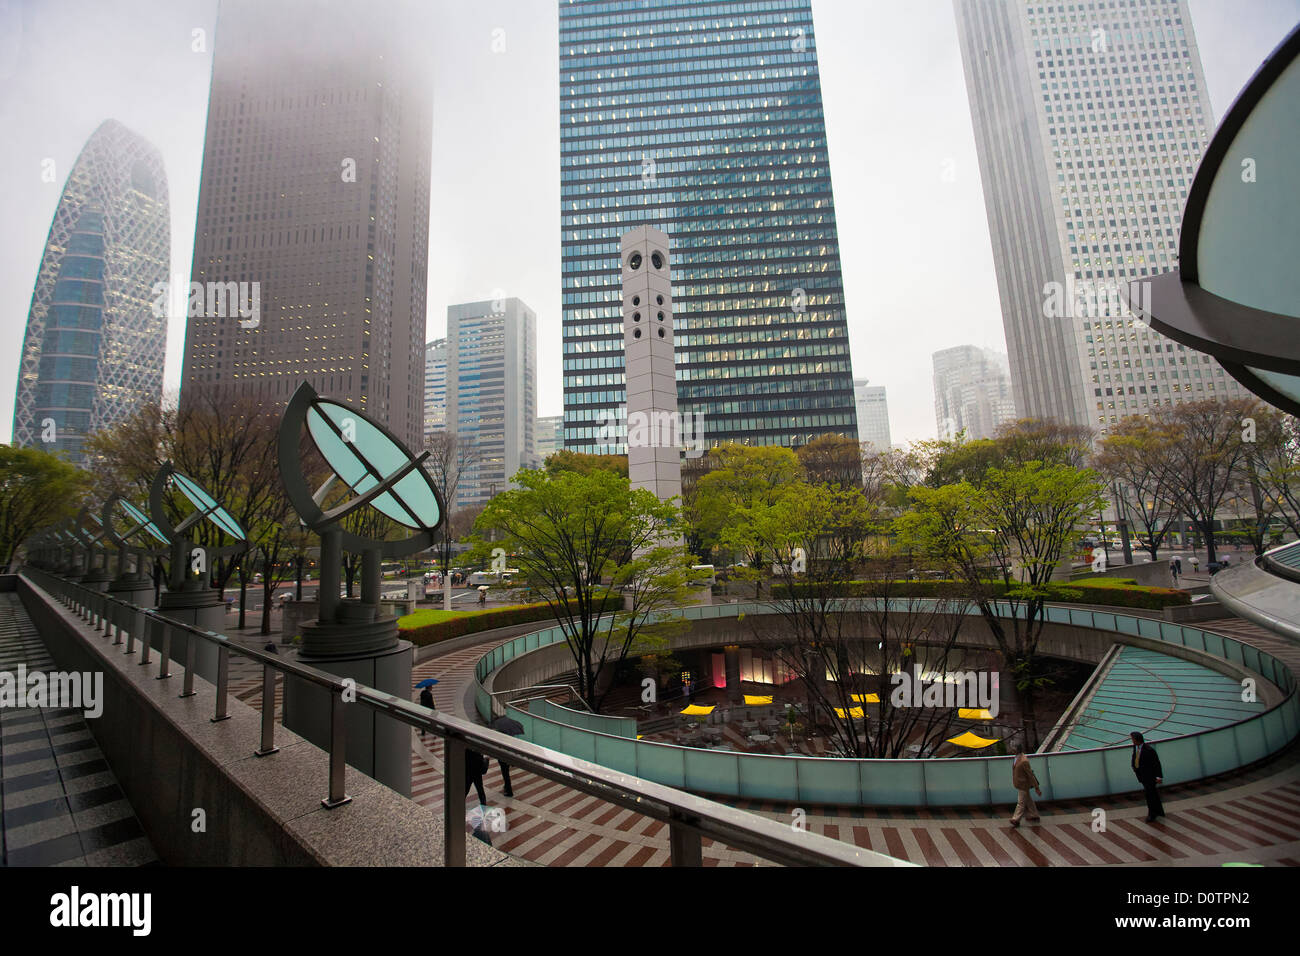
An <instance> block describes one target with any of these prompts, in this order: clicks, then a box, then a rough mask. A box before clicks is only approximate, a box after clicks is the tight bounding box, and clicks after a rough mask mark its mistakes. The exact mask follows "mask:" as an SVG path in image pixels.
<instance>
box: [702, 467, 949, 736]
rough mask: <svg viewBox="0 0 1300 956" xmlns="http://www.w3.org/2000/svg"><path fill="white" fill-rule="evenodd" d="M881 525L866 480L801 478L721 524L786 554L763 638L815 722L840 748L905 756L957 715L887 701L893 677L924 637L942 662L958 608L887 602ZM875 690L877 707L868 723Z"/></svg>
mask: <svg viewBox="0 0 1300 956" xmlns="http://www.w3.org/2000/svg"><path fill="white" fill-rule="evenodd" d="M881 525H882V518H881V512H880V509H879V508H877V507H875V506H873V504H872V503H871V502H869V501H868V500H867V498H866V496H865V495H864V494H863V492H862V490H861V489H859V488H856V487H847V488H846V487H843V486H840V485H827V484H821V483H812V484H810V483H807V482H803V481H799V482H796V483H794V484H791V485H789V486H786V487H785V488H784V489H783V491H782V493H781V494H780V497H779V498H777V499H776V500H775V501H771V502H760V503H758V504H756V505H754V506H752V507H749V508H743V509H741V511H740V513H739V514H738V515H737V520H736V521H735V522H734V523H733V524H731V525H729V526H728V528H727V530H726V532H725V533H724V540H725V542H726V543H727V545H728V546H731V547H734V548H737V549H740V550H761V551H765V552H768V553H771V554H775V555H779V556H780V558H779V560H778V562H777V569H778V570H777V574H776V578H777V582H778V583H776V584H774V587H773V594H772V598H771V601H770V604H771V606H772V608H773V611H774V614H773V615H771V616H766V615H765V616H763V617H761V618H759V619H758V620H757V621H756V623H755V624H754V626H753V627H754V634H755V637H756V639H757V641H758V643H759V644H760V645H761V646H762V647H763V648H764V649H765V650H766V651H768V652H769V653H770V654H771V655H772V657H773V660H774V662H775V663H776V664H777V667H778V670H785V671H788V672H789V673H791V674H793V675H794V676H795V677H796V678H797V679H798V680H799V682H800V683H801V685H802V686H803V689H804V692H805V696H806V699H807V701H808V711H809V715H810V717H811V719H812V720H813V721H814V722H815V723H817V724H818V725H819V726H821V727H823V728H825V729H826V730H827V732H828V734H829V736H830V737H831V739H832V740H833V741H834V743H835V745H836V746H835V749H836V750H837V751H838V752H839V753H841V754H844V755H848V756H855V757H887V756H893V757H897V756H900V755H901V753H902V751H903V750H904V748H905V747H906V746H907V745H908V743H909V742H916V743H918V744H919V745H920V746H923V747H924V746H933V745H934V744H935V743H937V742H938V740H940V739H942V737H941V736H939V735H941V734H943V733H944V732H945V731H946V730H947V728H948V727H949V726H950V725H951V722H952V717H953V714H952V712H951V711H946V712H945V711H939V710H934V709H929V710H926V709H923V708H895V707H893V706H892V703H891V701H890V697H891V689H892V684H893V682H892V681H891V680H890V675H892V674H893V673H896V672H898V671H899V670H905V669H906V668H907V667H908V666H909V665H910V663H911V662H912V661H913V660H919V657H914V656H913V654H914V651H915V648H916V646H917V645H918V643H919V642H921V641H925V642H927V643H929V644H932V645H934V647H935V648H936V650H935V652H934V653H932V654H931V655H930V659H929V660H928V661H927V663H928V665H929V666H930V667H931V668H934V667H936V666H937V667H939V668H940V669H944V665H945V662H946V661H947V658H948V653H949V651H950V650H951V648H952V645H953V643H954V641H955V638H956V635H957V630H958V628H959V627H960V622H961V617H960V615H949V614H945V613H944V610H946V609H945V608H941V607H940V606H939V605H936V604H935V603H934V602H931V601H925V600H920V599H916V598H913V599H911V603H910V605H909V607H908V608H907V610H906V611H905V612H900V611H899V609H898V606H897V601H896V600H895V602H894V603H892V604H891V603H890V599H896V598H897V594H896V591H897V590H898V587H899V585H900V584H901V582H900V581H899V578H901V576H902V575H901V572H900V570H899V567H900V563H901V562H899V561H898V560H896V559H894V560H891V557H892V556H890V555H889V554H888V552H887V550H885V546H883V545H881V544H880V543H879V542H880V538H881V536H880V534H879V532H880V531H881V530H882V528H881ZM873 542H874V544H873ZM873 548H874V549H875V550H874V551H873ZM868 579H869V580H870V585H871V586H870V587H864V585H866V584H867V580H868ZM864 597H865V598H867V600H865V601H864V600H862V598H864ZM864 622H865V623H866V624H868V625H869V626H868V627H864ZM873 648H874V650H873ZM872 694H874V695H875V698H876V701H875V702H874V703H875V706H876V707H877V711H876V712H877V714H878V716H877V718H876V719H875V721H874V726H869V721H868V719H867V717H866V714H867V709H868V703H869V698H870V697H871V695H872Z"/></svg>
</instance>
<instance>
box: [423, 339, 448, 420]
mask: <svg viewBox="0 0 1300 956" xmlns="http://www.w3.org/2000/svg"><path fill="white" fill-rule="evenodd" d="M446 424H447V340H446V339H438V340H436V341H433V342H430V343H429V344H428V345H427V346H425V349H424V437H425V438H426V439H427V438H428V437H429V436H430V435H432V434H433V433H434V432H436V431H440V430H441V429H442V428H444V427H445V426H446Z"/></svg>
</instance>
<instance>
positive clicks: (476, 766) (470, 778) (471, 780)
mask: <svg viewBox="0 0 1300 956" xmlns="http://www.w3.org/2000/svg"><path fill="white" fill-rule="evenodd" d="M490 766H491V764H490V763H489V762H488V758H487V757H484V756H483V755H482V754H481V753H479V752H478V751H477V750H470V749H469V748H468V747H466V748H465V796H469V790H470V787H473V788H474V789H475V790H477V791H478V802H479V805H480V806H484V807H486V806H487V794H486V793H484V792H483V774H485V773H487V768H488V767H490Z"/></svg>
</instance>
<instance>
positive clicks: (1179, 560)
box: [1174, 558, 1183, 576]
mask: <svg viewBox="0 0 1300 956" xmlns="http://www.w3.org/2000/svg"><path fill="white" fill-rule="evenodd" d="M1174 565H1175V567H1176V568H1177V570H1176V571H1175V572H1174V573H1175V574H1178V575H1180V576H1181V575H1182V573H1183V559H1182V558H1174Z"/></svg>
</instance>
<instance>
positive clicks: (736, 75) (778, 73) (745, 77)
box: [560, 63, 818, 104]
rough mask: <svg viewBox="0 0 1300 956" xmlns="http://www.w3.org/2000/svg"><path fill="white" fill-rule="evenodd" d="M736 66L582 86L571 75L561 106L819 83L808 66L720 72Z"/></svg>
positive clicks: (611, 78)
mask: <svg viewBox="0 0 1300 956" xmlns="http://www.w3.org/2000/svg"><path fill="white" fill-rule="evenodd" d="M734 66H735V64H731V63H728V64H721V63H720V64H718V65H717V66H715V67H714V69H713V71H707V70H703V71H692V72H683V73H675V74H664V75H661V76H658V77H655V78H654V79H650V80H632V79H625V78H623V77H620V76H619V75H618V71H616V70H611V71H609V74H608V75H600V74H597V75H596V76H594V77H584V80H585V81H586V82H582V83H580V82H578V78H577V76H576V75H575V74H572V73H570V74H569V77H568V79H567V80H565V79H564V78H563V77H561V82H560V95H561V104H563V102H564V100H565V99H570V100H571V99H573V98H575V97H579V96H592V95H601V94H607V93H615V94H619V95H629V96H631V95H636V94H637V93H639V92H642V91H646V92H649V91H654V92H655V93H656V94H657V95H659V96H662V97H664V98H669V99H671V98H672V97H674V96H680V95H682V90H683V89H684V88H688V87H699V88H701V89H706V90H711V91H713V95H716V92H717V91H718V90H720V89H725V88H731V87H734V88H736V91H737V94H744V93H748V92H749V91H750V88H751V84H755V83H765V82H770V81H772V80H781V79H790V80H792V81H795V82H798V83H807V84H816V83H817V82H818V80H817V71H816V69H814V70H813V71H812V73H811V74H810V73H809V68H808V66H807V65H802V66H793V67H783V66H778V65H776V64H772V65H769V66H765V67H764V68H763V69H762V71H761V72H759V73H758V74H757V75H755V73H754V72H753V71H752V70H751V71H747V72H745V73H740V72H718V71H720V70H724V69H726V68H728V67H734ZM674 88H676V89H674Z"/></svg>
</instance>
